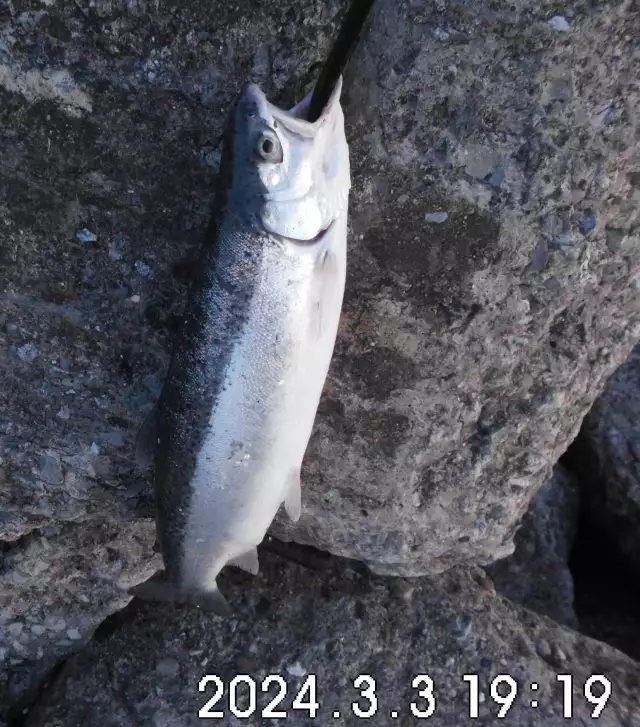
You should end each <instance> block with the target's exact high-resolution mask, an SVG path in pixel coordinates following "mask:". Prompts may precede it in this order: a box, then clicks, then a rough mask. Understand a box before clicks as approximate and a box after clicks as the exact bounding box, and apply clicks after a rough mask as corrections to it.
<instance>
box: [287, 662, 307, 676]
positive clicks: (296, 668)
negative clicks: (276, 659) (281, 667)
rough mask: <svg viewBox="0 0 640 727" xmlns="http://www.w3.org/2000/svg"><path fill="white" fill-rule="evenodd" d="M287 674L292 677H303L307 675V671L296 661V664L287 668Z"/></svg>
mask: <svg viewBox="0 0 640 727" xmlns="http://www.w3.org/2000/svg"><path fill="white" fill-rule="evenodd" d="M287 672H288V673H289V674H291V676H292V677H303V676H305V674H306V673H307V670H306V669H305V668H304V667H303V666H302V665H301V664H300V662H299V661H296V662H295V664H291V665H290V666H288V667H287Z"/></svg>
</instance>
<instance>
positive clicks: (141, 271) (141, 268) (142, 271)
mask: <svg viewBox="0 0 640 727" xmlns="http://www.w3.org/2000/svg"><path fill="white" fill-rule="evenodd" d="M133 267H134V268H135V269H136V272H137V273H138V275H142V277H143V278H153V270H151V268H150V267H149V266H148V265H147V263H145V262H143V261H142V260H137V261H136V262H135V263H134V264H133Z"/></svg>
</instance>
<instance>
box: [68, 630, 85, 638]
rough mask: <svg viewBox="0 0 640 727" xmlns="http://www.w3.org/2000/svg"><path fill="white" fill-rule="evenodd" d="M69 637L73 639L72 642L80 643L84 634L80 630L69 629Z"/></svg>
mask: <svg viewBox="0 0 640 727" xmlns="http://www.w3.org/2000/svg"><path fill="white" fill-rule="evenodd" d="M67 636H68V637H69V638H70V639H71V641H80V639H81V638H82V634H81V633H80V632H79V631H78V629H67Z"/></svg>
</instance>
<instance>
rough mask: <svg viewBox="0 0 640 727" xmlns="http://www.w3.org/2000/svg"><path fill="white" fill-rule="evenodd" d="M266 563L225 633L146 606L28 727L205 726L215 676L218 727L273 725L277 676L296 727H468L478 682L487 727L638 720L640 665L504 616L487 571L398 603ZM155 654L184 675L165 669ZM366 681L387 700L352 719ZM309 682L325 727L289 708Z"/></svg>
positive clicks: (247, 583) (528, 617) (437, 582)
mask: <svg viewBox="0 0 640 727" xmlns="http://www.w3.org/2000/svg"><path fill="white" fill-rule="evenodd" d="M261 561H262V572H261V575H260V576H259V577H258V578H257V579H254V580H252V579H250V578H247V577H244V576H242V575H235V574H234V575H231V574H229V575H228V577H227V578H226V579H225V583H224V588H225V593H227V594H229V595H230V598H231V601H232V604H233V607H234V609H236V616H235V617H234V618H233V619H231V620H228V621H223V620H220V619H218V618H216V617H213V616H210V615H207V614H204V613H202V612H199V611H196V610H191V609H184V608H178V607H171V606H169V607H167V606H166V605H160V606H158V605H154V604H145V605H141V606H140V607H139V609H136V611H135V612H132V613H131V616H130V620H128V621H126V622H125V623H124V624H123V625H122V626H121V628H120V629H118V630H116V631H115V632H114V633H112V634H111V636H109V637H108V638H106V640H102V641H101V642H100V643H95V642H93V643H91V644H90V645H89V646H88V647H87V649H86V650H85V651H83V652H81V653H80V654H78V655H76V656H73V657H72V658H71V659H70V660H69V661H68V662H67V663H66V664H65V666H64V668H63V670H62V672H61V674H60V675H59V676H58V677H57V678H56V679H55V681H54V683H53V685H52V686H51V688H50V689H49V690H47V692H46V693H45V694H44V695H43V696H42V698H41V699H40V701H39V702H38V703H37V705H36V707H35V708H34V709H33V710H32V711H31V714H30V715H29V717H28V718H27V721H26V725H25V727H45V726H46V727H69V725H76V724H77V725H83V727H137V726H138V725H153V724H157V723H158V724H163V725H165V724H166V725H171V727H192V726H193V727H195V725H198V724H202V722H203V720H202V719H200V718H199V717H198V711H199V710H200V709H202V708H203V706H204V705H205V703H206V702H207V701H208V700H209V699H211V697H213V694H214V687H215V684H214V682H213V681H208V682H205V683H204V684H203V686H202V687H201V688H200V690H199V689H198V685H199V684H202V683H203V682H202V680H203V679H204V678H205V676H206V675H210V679H211V680H212V679H213V675H215V676H217V677H219V679H220V680H221V682H222V685H223V687H224V694H223V695H222V696H221V699H220V701H219V702H217V703H216V704H215V705H214V706H212V707H211V709H218V710H221V711H222V712H223V716H222V717H221V718H219V719H216V720H215V722H216V724H221V725H237V724H240V723H242V724H248V725H258V724H265V723H268V721H267V719H266V717H265V719H264V720H263V719H261V717H260V715H261V713H262V710H263V709H264V707H265V705H266V704H267V702H268V701H270V699H272V698H274V697H275V696H276V694H277V692H278V684H277V683H275V679H274V683H272V684H271V687H270V689H269V691H268V693H265V692H263V691H262V688H261V684H262V683H263V680H265V678H266V677H267V676H268V675H277V676H278V677H280V679H282V680H283V681H284V683H285V684H286V697H285V698H284V699H283V701H282V702H281V703H280V704H279V705H278V709H280V710H285V711H286V712H287V715H288V719H287V720H285V723H286V724H295V725H312V724H340V725H354V726H355V725H362V724H363V723H366V724H368V725H373V726H374V727H375V726H376V725H384V726H385V727H388V726H389V725H392V724H397V725H405V726H407V727H408V726H409V725H413V724H417V723H420V724H422V723H423V722H424V723H425V724H429V725H433V726H434V727H451V725H456V726H457V725H462V724H467V722H468V723H469V724H473V721H469V702H470V690H469V684H468V683H467V682H465V681H463V678H462V677H463V675H464V674H470V675H477V678H478V692H479V693H478V720H477V722H478V724H482V725H487V726H489V725H496V726H497V725H500V724H509V725H510V727H564V726H565V725H567V724H575V725H578V724H581V725H593V726H594V727H595V725H601V727H614V726H615V727H622V726H623V725H626V726H627V727H631V726H632V725H635V724H636V721H637V718H638V715H640V702H639V701H638V700H639V696H638V695H639V694H640V670H639V669H638V665H637V663H636V662H634V661H632V660H631V659H629V658H628V657H626V656H624V655H623V654H621V653H620V652H618V651H616V650H615V649H613V648H611V647H609V646H605V645H603V644H600V643H598V642H596V641H592V640H591V639H588V638H587V637H584V636H581V635H579V634H577V633H576V632H574V631H570V630H568V629H565V628H563V627H561V626H559V625H557V624H554V623H553V622H551V621H549V620H548V619H544V618H541V617H538V616H536V615H534V614H533V613H531V612H527V611H526V610H525V609H522V608H520V607H516V606H514V605H513V604H510V603H509V602H508V601H506V600H504V599H502V598H501V597H500V596H498V595H496V593H495V591H494V590H493V589H492V588H491V583H490V581H489V580H488V579H487V577H486V576H485V575H484V573H483V571H482V570H481V569H479V568H476V569H472V570H465V569H463V568H456V569H453V570H452V571H450V572H448V573H446V574H444V575H440V576H434V577H428V578H424V579H418V580H415V581H414V583H413V584H412V586H413V588H412V592H411V594H410V595H409V596H408V597H405V598H400V597H399V596H398V592H397V589H396V588H395V584H396V583H398V579H395V580H394V579H391V578H371V577H368V576H367V575H365V574H364V573H363V572H357V571H356V570H353V569H351V568H349V567H345V565H344V564H343V563H338V564H337V565H335V566H334V567H332V568H331V569H329V570H327V571H325V572H324V573H321V574H320V573H317V572H313V571H310V570H306V569H303V568H301V567H299V566H295V565H291V564H287V563H283V562H282V561H279V560H278V559H277V558H276V557H274V556H271V555H268V556H267V555H264V554H262V555H261ZM160 654H161V655H163V657H164V658H165V659H171V660H173V661H175V662H176V663H177V664H179V667H180V668H179V670H176V671H174V670H173V669H171V670H167V671H166V672H164V671H162V670H158V668H157V663H158V656H159V655H160ZM559 673H570V674H571V675H572V678H573V683H574V697H573V713H572V719H570V720H569V719H565V717H564V716H563V699H562V692H561V689H560V684H559V682H558V681H557V675H558V674H559ZM594 673H599V674H604V675H606V678H607V679H608V680H610V681H611V684H612V696H611V698H610V700H609V703H608V705H607V706H606V707H605V709H604V710H603V712H602V714H601V715H600V716H599V717H598V719H594V720H591V718H590V715H591V713H592V710H593V705H590V704H589V703H588V702H587V701H586V700H585V699H584V696H583V694H582V689H583V685H584V683H585V681H586V680H587V679H588V678H589V677H590V676H591V675H592V674H594ZM239 674H244V675H246V677H247V678H248V680H249V681H252V683H255V685H256V693H257V700H256V712H255V713H254V714H253V716H252V717H250V718H248V719H242V720H239V719H238V718H237V717H233V716H232V715H231V714H230V707H229V699H228V695H229V691H230V682H231V680H232V679H234V678H235V677H237V676H238V675H239ZM362 674H367V675H369V677H371V678H372V679H373V680H375V695H376V699H377V709H376V710H375V712H374V713H372V716H370V717H368V718H366V719H365V718H363V717H357V716H356V715H355V714H354V709H353V707H352V706H351V705H352V703H353V702H356V703H357V705H359V706H360V708H361V709H362V710H363V711H365V710H368V709H369V708H370V707H369V703H368V701H367V698H366V697H363V696H361V690H362V689H365V688H366V687H367V685H368V684H369V683H370V682H369V681H368V679H364V680H363V682H362V684H361V689H360V690H359V689H357V688H356V686H354V680H356V679H357V678H358V676H359V675H362ZM418 674H424V675H428V676H429V677H430V679H431V680H432V682H433V687H434V690H433V691H434V695H435V700H436V702H435V704H436V709H435V712H434V713H433V715H432V716H431V717H430V718H429V719H428V720H427V719H426V718H425V719H421V720H417V719H416V718H415V717H414V716H412V714H411V711H410V709H411V707H410V705H411V703H412V702H414V703H415V704H416V707H417V708H419V709H421V710H425V709H426V707H427V703H426V702H425V701H424V700H422V699H420V698H419V697H418V691H419V689H420V688H422V687H423V686H424V684H419V685H417V686H416V687H415V688H412V681H413V679H414V678H415V677H416V675H418ZM498 674H508V675H510V676H511V677H512V678H513V679H514V680H515V684H516V685H517V689H518V695H519V696H518V698H517V699H516V700H515V701H514V704H513V706H512V707H511V709H510V710H509V712H508V717H507V719H506V720H500V719H498V718H497V713H498V709H499V705H497V704H495V702H494V701H493V700H492V698H491V691H490V684H491V681H492V680H493V679H494V678H495V677H496V675H498ZM276 679H277V677H276ZM308 679H312V680H315V683H316V687H317V689H316V695H317V701H318V702H319V704H320V707H319V711H318V714H317V715H316V717H315V719H311V718H310V717H309V714H308V712H305V711H304V710H295V709H293V707H292V700H293V699H294V697H295V695H296V694H299V693H300V690H301V688H302V685H303V684H305V683H306V680H308ZM278 681H279V680H278ZM532 684H535V685H537V689H536V688H535V687H534V688H532V686H531V685H532ZM596 689H597V687H594V691H595V690H596ZM237 691H238V696H239V699H238V707H239V708H241V709H245V708H246V706H247V703H246V695H247V693H248V686H247V685H246V684H240V685H239V687H238V690H237ZM307 696H309V695H307ZM533 700H537V701H538V706H537V707H532V706H531V703H532V701H533ZM302 701H304V700H302ZM336 711H338V712H339V713H340V715H341V716H340V718H338V719H336V718H333V714H334V712H336ZM392 712H397V717H395V718H393V717H391V714H392ZM158 720H161V721H159V722H158ZM162 720H164V721H162Z"/></svg>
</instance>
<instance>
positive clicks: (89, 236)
mask: <svg viewBox="0 0 640 727" xmlns="http://www.w3.org/2000/svg"><path fill="white" fill-rule="evenodd" d="M76 238H77V239H78V240H79V241H80V242H95V241H96V240H97V239H98V238H97V237H96V235H95V234H94V233H93V232H91V230H87V228H86V227H83V228H82V229H81V230H78V231H77V232H76Z"/></svg>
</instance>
